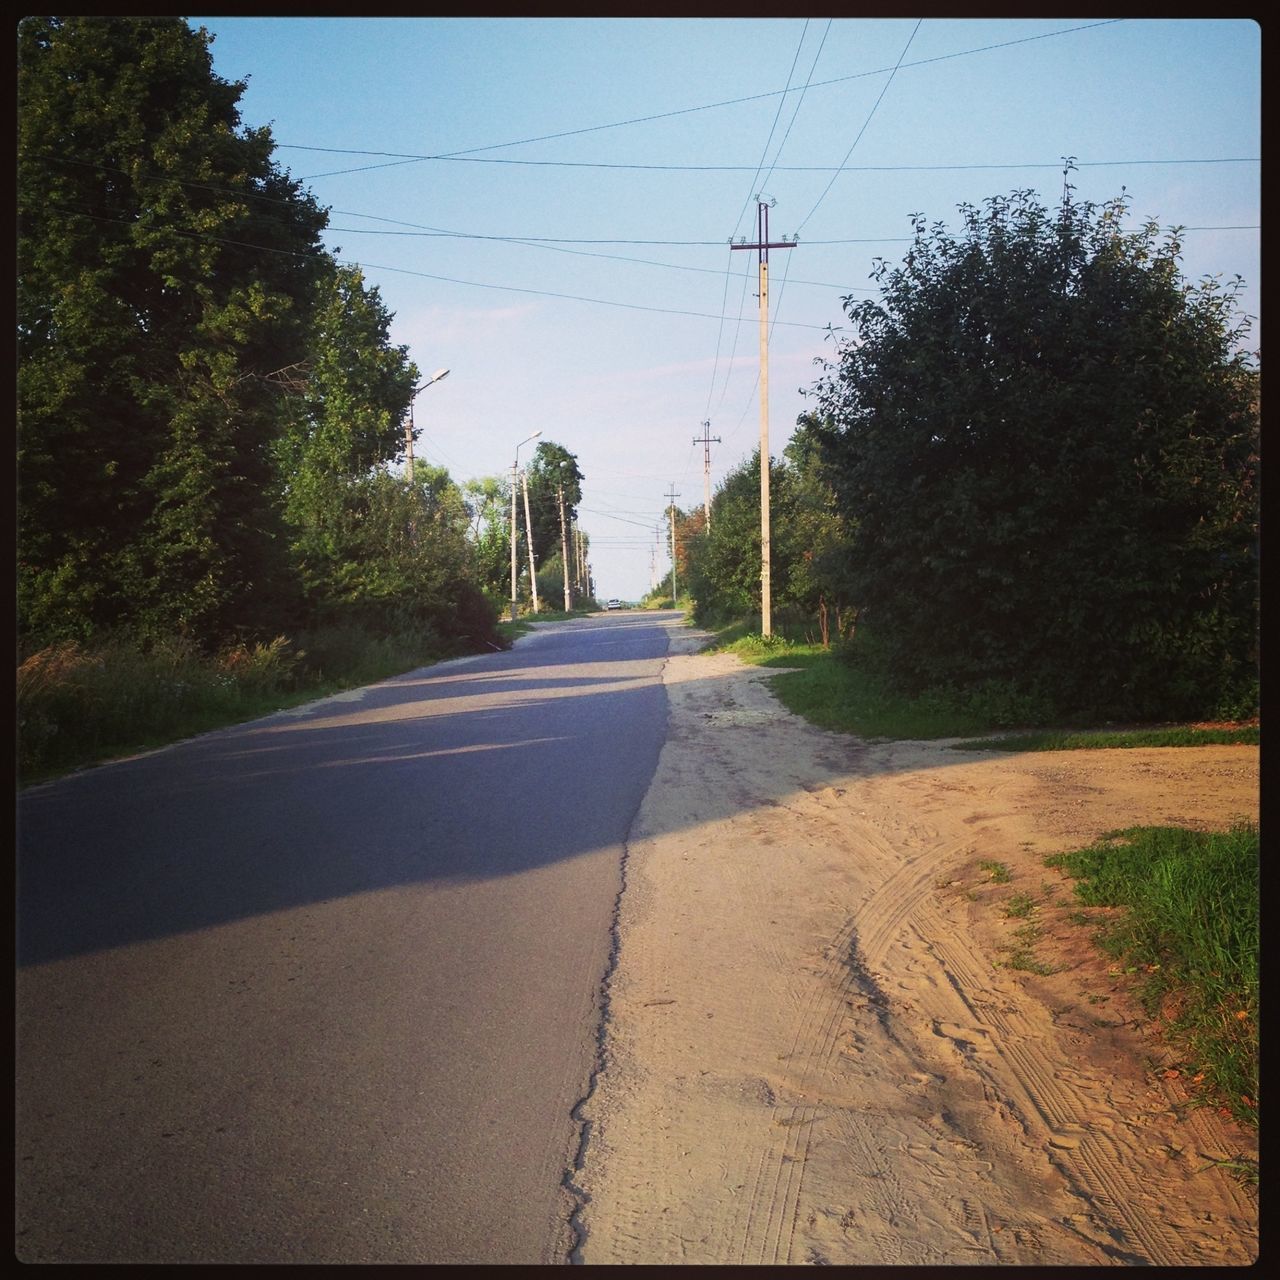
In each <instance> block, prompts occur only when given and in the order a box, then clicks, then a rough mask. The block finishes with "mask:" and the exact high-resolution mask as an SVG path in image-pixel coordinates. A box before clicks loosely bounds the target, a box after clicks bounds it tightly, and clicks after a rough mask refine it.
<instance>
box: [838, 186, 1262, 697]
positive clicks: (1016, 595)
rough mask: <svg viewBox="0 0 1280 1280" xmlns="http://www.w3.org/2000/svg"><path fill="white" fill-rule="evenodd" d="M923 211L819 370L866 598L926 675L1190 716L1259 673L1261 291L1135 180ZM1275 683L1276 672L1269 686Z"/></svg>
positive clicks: (898, 654) (907, 674)
mask: <svg viewBox="0 0 1280 1280" xmlns="http://www.w3.org/2000/svg"><path fill="white" fill-rule="evenodd" d="M961 212H962V216H963V228H962V230H961V232H960V233H959V234H953V233H951V232H949V231H948V230H947V229H946V228H945V227H944V226H943V225H942V224H936V225H934V226H929V225H927V224H926V221H925V219H924V217H923V216H917V217H916V218H915V219H914V223H915V236H914V241H913V243H912V246H911V249H910V250H909V251H908V253H907V254H906V256H905V258H904V260H903V263H902V265H900V266H897V267H893V268H890V267H889V266H888V265H887V264H885V263H883V262H881V263H879V264H878V266H877V269H876V272H875V276H876V278H877V279H878V281H879V283H880V287H881V292H882V297H881V299H880V300H879V301H867V302H863V303H860V304H856V305H855V304H852V301H851V300H849V299H846V306H847V307H848V311H849V315H850V318H851V319H852V320H853V322H854V325H855V326H856V336H855V337H854V338H853V339H851V340H849V341H848V342H846V343H844V344H843V345H842V347H841V349H840V351H839V354H838V356H837V358H836V360H835V361H834V362H833V363H832V364H830V365H829V366H828V369H827V374H826V377H825V379H823V380H822V381H821V382H820V383H819V384H818V386H817V388H816V395H817V400H818V404H819V407H820V410H821V412H820V414H819V415H818V416H819V417H820V418H821V419H822V420H823V421H824V422H826V423H827V424H829V428H828V430H827V432H826V448H827V452H828V456H829V458H830V461H831V464H832V465H831V474H832V476H833V478H834V482H835V484H836V488H837V491H838V493H839V496H840V499H841V503H842V506H843V509H844V511H845V514H846V515H847V516H848V517H849V518H850V520H852V521H856V523H857V533H856V553H855V554H854V555H853V557H852V559H851V561H850V574H851V578H852V580H853V585H854V589H855V592H856V598H857V601H858V603H859V604H860V605H861V606H863V607H864V609H865V620H866V624H867V625H868V626H869V627H872V628H874V630H875V631H876V632H877V634H878V636H879V637H880V639H881V640H882V641H883V642H884V648H885V650H886V651H887V652H889V653H890V654H891V655H892V663H893V667H894V670H895V671H896V673H897V674H898V676H899V677H900V678H901V679H902V680H904V681H906V682H908V683H910V684H914V685H917V686H919V685H926V684H930V683H934V684H937V683H951V684H962V683H971V682H974V681H981V680H987V679H992V680H1000V681H1006V682H1010V683H1013V684H1015V685H1020V686H1024V687H1028V688H1031V687H1036V688H1038V690H1039V691H1040V692H1042V693H1045V694H1048V695H1050V696H1052V697H1053V698H1054V699H1055V700H1056V701H1057V703H1058V706H1059V707H1060V708H1061V709H1062V710H1063V711H1064V712H1085V713H1089V714H1100V715H1105V714H1112V715H1146V716H1160V715H1184V714H1197V713H1201V712H1205V711H1212V710H1213V709H1215V708H1221V707H1227V706H1233V705H1239V702H1240V699H1242V698H1243V699H1245V700H1246V701H1247V699H1248V697H1249V689H1250V687H1251V682H1252V681H1253V680H1254V679H1255V678H1256V667H1255V663H1256V657H1257V649H1256V644H1257V608H1258V596H1257V590H1258V587H1257V559H1256V537H1257V510H1256V502H1257V492H1256V468H1257V452H1258V414H1257V405H1256V397H1255V388H1254V383H1253V378H1252V375H1251V373H1250V370H1249V367H1248V361H1247V359H1246V357H1245V356H1243V355H1242V354H1240V353H1239V345H1240V341H1241V339H1242V337H1243V336H1244V333H1245V332H1246V322H1245V321H1243V320H1242V319H1240V318H1239V317H1238V316H1237V315H1236V313H1235V309H1234V298H1235V289H1234V288H1231V287H1228V288H1226V289H1223V288H1221V287H1219V286H1218V284H1217V282H1216V281H1213V280H1210V281H1206V282H1203V283H1202V284H1200V285H1194V286H1193V285H1188V284H1187V283H1186V282H1185V281H1184V280H1183V279H1182V277H1181V275H1180V273H1179V270H1178V260H1179V255H1180V244H1179V241H1178V237H1177V235H1176V233H1170V234H1169V235H1168V236H1167V237H1166V238H1164V239H1163V240H1162V239H1161V237H1160V234H1159V229H1158V227H1157V226H1156V225H1155V224H1154V223H1148V224H1147V225H1146V226H1145V227H1143V228H1142V229H1141V230H1139V231H1137V232H1134V233H1125V232H1123V231H1122V230H1121V225H1122V223H1123V222H1124V220H1125V218H1126V216H1127V213H1128V204H1127V201H1126V200H1125V199H1124V198H1123V197H1122V198H1120V199H1118V200H1113V201H1111V202H1109V203H1107V204H1104V205H1101V206H1095V205H1093V204H1088V203H1075V202H1073V200H1072V198H1071V194H1070V188H1068V190H1067V193H1066V195H1065V197H1064V199H1063V202H1062V205H1061V207H1060V208H1059V209H1058V210H1057V211H1056V212H1051V211H1049V210H1047V209H1045V208H1044V207H1042V206H1041V205H1040V204H1039V203H1038V202H1037V201H1036V200H1035V198H1034V197H1033V196H1032V194H1031V193H1029V192H1015V193H1014V194H1013V195H1012V196H1009V197H997V198H994V199H991V200H989V201H987V202H986V203H985V205H984V207H983V208H975V207H971V206H962V207H961ZM1253 687H1254V688H1255V689H1256V685H1254V686H1253Z"/></svg>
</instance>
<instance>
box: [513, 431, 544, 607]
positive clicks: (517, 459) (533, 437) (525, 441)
mask: <svg viewBox="0 0 1280 1280" xmlns="http://www.w3.org/2000/svg"><path fill="white" fill-rule="evenodd" d="M541 434H542V432H541V431H540V430H539V431H535V432H534V433H533V435H531V436H525V438H524V439H523V440H521V441H520V444H518V445H516V457H515V461H514V462H513V463H512V464H511V621H512V622H514V621H515V620H516V486H517V479H516V472H517V471H518V469H519V466H520V445H526V444H528V443H529V441H530V440H536V439H537V438H538V437H539V436H540V435H541Z"/></svg>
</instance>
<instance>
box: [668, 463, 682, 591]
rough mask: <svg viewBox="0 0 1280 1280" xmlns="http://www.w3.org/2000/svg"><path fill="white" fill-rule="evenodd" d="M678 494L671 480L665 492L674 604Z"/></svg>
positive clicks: (674, 483)
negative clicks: (669, 525)
mask: <svg viewBox="0 0 1280 1280" xmlns="http://www.w3.org/2000/svg"><path fill="white" fill-rule="evenodd" d="M679 496H680V495H679V494H678V493H677V492H676V482H675V481H674V480H673V481H672V482H671V492H670V493H669V494H667V497H668V499H670V503H671V505H670V507H669V508H668V510H669V513H670V516H671V603H672V605H674V604H675V603H676V601H677V600H678V599H679V596H677V595H676V499H677V498H678V497H679Z"/></svg>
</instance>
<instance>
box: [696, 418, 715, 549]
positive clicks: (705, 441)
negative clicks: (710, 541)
mask: <svg viewBox="0 0 1280 1280" xmlns="http://www.w3.org/2000/svg"><path fill="white" fill-rule="evenodd" d="M713 442H714V443H715V444H720V443H721V441H720V437H719V436H713V435H712V434H711V423H710V422H704V423H703V424H702V434H701V435H700V436H694V437H693V443H694V444H701V445H702V492H703V504H704V505H703V508H702V510H703V512H704V513H705V515H706V520H705V521H704V524H705V532H707V533H710V532H711V445H712V443H713Z"/></svg>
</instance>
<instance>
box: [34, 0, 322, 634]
mask: <svg viewBox="0 0 1280 1280" xmlns="http://www.w3.org/2000/svg"><path fill="white" fill-rule="evenodd" d="M209 41H210V37H209V36H208V35H207V33H205V32H203V31H200V32H195V31H192V30H191V29H190V28H189V27H188V26H187V25H186V23H185V22H183V21H182V20H180V19H170V18H156V19H131V18H65V19H64V18H52V17H31V18H25V19H23V21H22V22H21V23H20V25H19V28H18V165H17V208H18V361H19V371H18V428H19V436H18V465H19V473H18V474H19V519H18V561H19V566H18V589H19V606H20V610H21V618H22V629H23V633H24V638H25V639H26V640H27V641H28V642H37V643H38V642H40V641H42V640H46V639H56V638H59V637H67V636H76V635H79V636H85V635H89V634H92V633H93V632H94V631H95V630H98V629H101V628H104V627H109V626H121V625H127V626H131V627H133V628H135V629H137V630H139V631H142V632H152V633H156V632H165V631H170V630H182V631H186V632H187V633H189V634H192V635H194V636H196V637H198V638H202V639H205V640H212V639H214V638H217V637H220V636H225V635H228V634H230V633H232V632H233V631H235V630H236V629H237V628H245V629H247V630H250V631H252V630H264V629H268V628H270V627H273V626H277V625H279V624H280V622H281V621H282V620H283V619H284V618H285V617H287V616H288V613H289V611H290V609H291V607H292V599H291V595H292V592H291V582H292V578H291V575H290V573H289V569H288V561H287V555H286V551H285V547H286V540H285V538H284V537H283V536H282V534H283V529H282V524H281V519H280V514H279V502H278V500H277V498H278V492H277V485H276V477H275V470H274V466H273V453H272V444H273V442H274V440H275V438H276V436H277V435H278V433H279V430H280V423H281V418H282V414H283V413H284V412H285V410H284V406H283V399H284V398H283V395H282V390H281V387H280V385H279V381H278V380H279V379H280V378H281V377H283V376H284V375H283V374H282V373H281V371H282V370H285V369H287V368H288V367H289V366H293V365H296V364H297V363H298V362H299V361H301V360H302V359H303V358H304V356H305V354H306V349H307V348H306V343H305V334H306V314H305V313H306V303H305V300H306V299H307V298H308V296H309V294H310V292H311V290H312V288H313V285H314V283H315V281H316V279H317V277H318V275H320V274H321V273H323V271H324V270H325V269H326V268H327V262H328V258H327V255H326V254H325V253H324V251H323V250H322V248H321V245H320V242H319V234H320V231H321V230H322V229H323V227H324V226H325V222H326V216H325V213H324V212H323V211H322V210H321V209H320V208H318V207H317V206H316V204H315V203H314V202H313V200H312V199H311V197H310V196H309V195H307V194H306V193H304V192H303V191H302V190H301V188H300V187H299V186H298V184H297V183H295V182H293V181H292V180H290V179H289V178H288V177H286V176H285V175H284V174H282V173H281V172H280V171H279V170H278V169H277V168H276V167H275V165H274V164H273V163H272V160H271V153H272V149H273V144H272V141H271V137H270V133H269V131H268V130H266V129H242V128H241V123H240V116H239V112H238V109H237V103H238V101H239V99H240V96H241V94H242V92H243V90H244V85H243V84H242V83H230V82H228V81H225V80H223V79H221V78H219V77H218V76H216V75H215V74H214V73H213V69H212V63H211V59H210V56H209V47H208V46H209Z"/></svg>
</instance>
